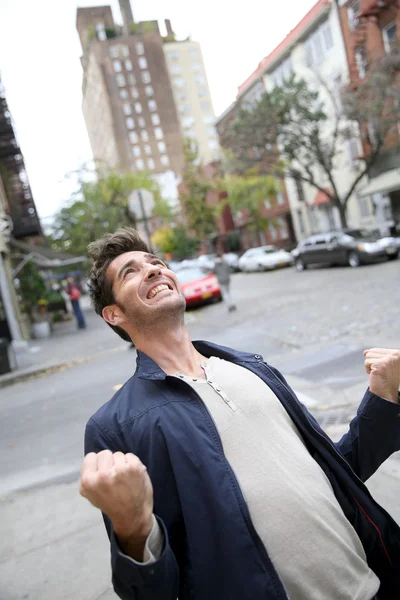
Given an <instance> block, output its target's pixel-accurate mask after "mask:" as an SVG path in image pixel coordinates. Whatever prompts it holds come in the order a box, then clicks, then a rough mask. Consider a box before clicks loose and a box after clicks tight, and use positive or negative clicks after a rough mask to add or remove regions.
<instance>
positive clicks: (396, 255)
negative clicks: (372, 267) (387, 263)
mask: <svg viewBox="0 0 400 600" xmlns="http://www.w3.org/2000/svg"><path fill="white" fill-rule="evenodd" d="M398 257H399V255H398V254H389V255H388V260H396V258H398Z"/></svg>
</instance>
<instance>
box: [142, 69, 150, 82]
mask: <svg viewBox="0 0 400 600" xmlns="http://www.w3.org/2000/svg"><path fill="white" fill-rule="evenodd" d="M142 81H143V83H151V77H150V73H149V72H148V71H142Z"/></svg>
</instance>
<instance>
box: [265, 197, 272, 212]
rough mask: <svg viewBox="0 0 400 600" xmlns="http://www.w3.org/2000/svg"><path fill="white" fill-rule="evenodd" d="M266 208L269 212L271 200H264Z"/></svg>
mask: <svg viewBox="0 0 400 600" xmlns="http://www.w3.org/2000/svg"><path fill="white" fill-rule="evenodd" d="M264 206H265V208H266V209H267V210H269V209H270V208H271V200H268V199H267V200H264Z"/></svg>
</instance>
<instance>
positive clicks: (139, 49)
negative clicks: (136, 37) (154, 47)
mask: <svg viewBox="0 0 400 600" xmlns="http://www.w3.org/2000/svg"><path fill="white" fill-rule="evenodd" d="M136 54H139V56H140V55H141V54H144V46H143V44H142V42H136Z"/></svg>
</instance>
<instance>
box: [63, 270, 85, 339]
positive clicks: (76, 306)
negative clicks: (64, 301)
mask: <svg viewBox="0 0 400 600" xmlns="http://www.w3.org/2000/svg"><path fill="white" fill-rule="evenodd" d="M66 292H67V294H68V296H69V299H70V302H71V305H72V309H73V311H74V315H75V319H76V324H77V325H78V329H86V321H85V317H84V316H83V312H82V309H81V305H80V303H79V298H80V297H81V292H80V290H79V288H78V286H77V285H76V284H75V282H74V279H73V277H68V279H67V286H66Z"/></svg>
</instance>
